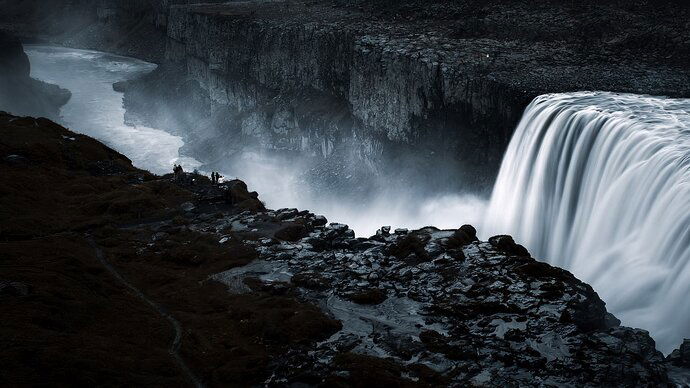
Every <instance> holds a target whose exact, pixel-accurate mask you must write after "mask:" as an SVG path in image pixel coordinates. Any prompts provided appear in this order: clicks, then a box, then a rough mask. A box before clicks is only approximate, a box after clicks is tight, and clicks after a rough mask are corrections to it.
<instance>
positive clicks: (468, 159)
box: [126, 1, 690, 189]
mask: <svg viewBox="0 0 690 388" xmlns="http://www.w3.org/2000/svg"><path fill="white" fill-rule="evenodd" d="M384 3H385V2H366V1H361V2H355V3H353V2H350V3H346V2H331V1H312V2H301V1H299V2H298V1H294V2H291V1H285V2H260V1H252V2H238V3H229V4H222V5H207V4H202V5H198V4H197V5H178V6H173V7H172V8H171V9H170V11H169V13H168V15H167V19H166V23H165V24H166V26H167V46H166V52H165V60H164V62H163V63H164V65H163V66H162V67H161V68H160V69H159V70H158V72H157V73H155V74H153V75H151V76H150V77H147V78H145V79H144V80H141V81H140V82H139V83H136V82H134V83H132V84H131V85H129V86H130V88H129V89H127V90H126V91H127V97H126V104H127V107H128V109H129V111H130V117H131V119H132V120H133V121H135V120H137V119H142V118H143V119H144V120H153V121H156V122H157V123H158V124H159V125H166V126H167V127H173V128H175V127H178V128H179V132H180V133H183V134H185V135H186V136H188V137H189V140H190V141H191V146H190V149H192V150H195V151H196V152H195V153H196V154H200V155H206V156H207V161H208V162H212V161H213V160H215V159H223V158H228V154H231V153H232V152H233V151H235V150H236V149H237V148H238V145H241V146H242V147H244V146H246V145H247V144H250V145H252V144H253V145H256V146H258V147H260V148H262V149H282V150H290V151H294V152H295V153H299V154H303V155H305V154H306V155H312V156H316V157H320V158H332V159H336V160H337V159H339V158H340V159H345V160H348V161H353V160H355V161H359V162H362V163H360V165H361V166H366V167H368V171H370V172H371V173H373V174H374V175H376V174H382V173H388V172H389V171H390V170H391V169H390V168H388V166H390V164H391V163H393V164H395V165H397V166H398V168H396V170H397V171H400V178H401V179H402V180H409V181H416V182H418V181H417V180H418V179H419V176H436V177H437V180H438V181H437V182H434V181H433V180H432V179H431V178H430V179H429V181H428V182H425V184H427V185H431V186H434V187H436V186H438V185H443V184H447V182H448V181H449V179H448V178H449V176H448V175H446V174H430V173H429V172H431V171H435V170H438V166H444V168H443V170H445V171H452V174H451V178H453V179H450V181H454V182H462V184H458V185H459V186H463V187H464V188H465V189H466V188H467V187H468V186H472V187H475V188H477V189H481V188H486V187H489V186H490V184H491V182H492V180H493V176H494V174H495V171H496V170H497V168H498V165H499V163H500V160H501V158H502V155H503V152H504V150H505V148H506V145H507V144H508V141H509V139H510V136H511V134H512V131H513V129H514V127H515V125H516V124H517V121H518V120H519V118H520V115H521V113H522V111H523V109H524V107H525V106H526V105H527V103H528V102H529V101H531V100H532V99H533V98H534V97H535V96H537V95H539V94H542V93H546V92H565V91H575V90H610V91H619V92H634V93H645V94H658V95H673V96H689V95H690V88H689V87H688V81H690V72H689V71H688V62H687V58H688V54H690V41H688V39H687V35H684V34H683V31H685V32H687V31H689V30H690V28H689V27H690V26H688V25H687V21H686V20H685V21H684V20H683V19H681V18H678V17H677V16H678V15H674V14H673V13H671V12H670V11H668V13H667V11H660V10H655V9H652V8H650V7H645V6H644V5H631V6H629V7H627V8H626V7H621V6H620V5H619V4H617V3H610V4H607V3H603V4H594V3H587V2H585V3H582V4H580V5H574V3H573V4H571V5H564V4H560V3H559V4H554V3H552V2H537V3H534V4H522V3H514V2H510V3H508V2H500V1H489V2H484V3H482V4H481V5H478V4H475V2H448V1H434V2H418V1H403V2H396V3H395V4H391V3H390V2H388V3H386V4H384ZM676 8H678V11H674V12H679V13H680V14H684V15H687V12H688V11H687V9H685V7H676ZM650 17H651V18H652V19H653V20H655V22H651V21H650V20H649V18H650ZM652 42H655V43H652ZM180 95H183V96H185V98H183V99H180V100H179V101H178V100H177V99H176V98H177V97H178V96H180ZM154 100H155V102H153V101H154ZM190 100H191V101H195V103H194V104H192V105H191V106H190V105H189V101H190ZM148 102H150V103H148ZM185 104H186V105H185ZM193 152H194V151H193ZM403 155H404V156H403Z"/></svg>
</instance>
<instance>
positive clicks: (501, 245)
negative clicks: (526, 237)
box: [489, 235, 530, 257]
mask: <svg viewBox="0 0 690 388" xmlns="http://www.w3.org/2000/svg"><path fill="white" fill-rule="evenodd" d="M489 243H490V244H491V245H493V246H494V247H496V248H497V249H498V250H500V251H503V252H505V253H507V254H509V255H515V256H526V257H530V254H529V252H528V251H527V248H525V247H523V246H522V245H520V244H516V243H515V240H513V238H512V237H511V236H507V235H499V236H494V237H491V238H490V239H489Z"/></svg>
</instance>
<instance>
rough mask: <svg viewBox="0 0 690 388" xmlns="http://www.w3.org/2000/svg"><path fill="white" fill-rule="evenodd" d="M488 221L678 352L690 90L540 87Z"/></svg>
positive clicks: (685, 311)
mask: <svg viewBox="0 0 690 388" xmlns="http://www.w3.org/2000/svg"><path fill="white" fill-rule="evenodd" d="M483 229H484V230H483V232H484V234H487V233H489V234H490V233H510V234H512V235H513V236H515V237H516V240H518V241H520V242H522V243H523V244H525V245H526V246H527V247H528V248H529V249H530V251H531V252H532V254H533V255H534V256H535V257H538V258H540V259H544V260H547V261H548V262H550V263H551V264H553V265H556V266H560V267H563V268H567V269H569V270H570V271H572V272H573V273H574V274H575V275H576V276H578V277H579V278H580V279H582V280H583V281H585V282H587V283H589V284H591V285H592V286H593V287H594V289H595V290H596V291H597V292H598V293H599V295H600V296H601V297H602V299H603V300H604V301H606V303H607V308H608V310H609V311H611V312H613V313H614V314H615V315H616V316H618V317H619V318H620V319H621V320H622V321H623V324H625V325H628V326H634V327H640V328H643V329H646V330H649V331H650V332H651V335H652V337H653V338H654V339H655V340H656V341H657V344H658V347H659V348H660V349H661V350H662V351H664V352H669V351H670V350H672V349H673V348H674V347H677V346H678V345H679V344H680V342H681V341H682V338H683V337H686V338H687V337H690V297H688V296H689V295H690V100H689V99H667V98H658V97H650V96H640V95H629V94H628V95H626V94H624V95H619V94H612V93H584V92H583V93H572V94H551V95H544V96H540V97H538V98H536V99H535V100H534V101H533V102H532V103H531V104H530V105H529V107H528V108H527V109H526V111H525V114H524V116H523V118H522V121H521V123H520V125H519V126H518V128H517V130H516V132H515V135H514V136H513V139H512V141H511V144H510V146H509V148H508V151H507V153H506V155H505V158H504V161H503V165H502V167H501V171H500V173H499V176H498V180H497V182H496V186H495V188H494V192H493V195H492V198H491V204H490V207H489V211H488V218H487V222H486V223H485V225H484V228H483Z"/></svg>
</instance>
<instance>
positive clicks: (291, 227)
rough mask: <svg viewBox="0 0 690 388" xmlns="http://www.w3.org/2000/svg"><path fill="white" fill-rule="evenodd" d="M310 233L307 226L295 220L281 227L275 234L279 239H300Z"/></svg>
mask: <svg viewBox="0 0 690 388" xmlns="http://www.w3.org/2000/svg"><path fill="white" fill-rule="evenodd" d="M308 234H309V231H308V230H307V228H306V227H305V226H304V225H302V224H298V223H295V222H289V223H286V224H284V225H283V226H281V227H280V229H278V230H277V231H276V232H275V233H274V236H275V238H277V239H280V240H285V241H298V240H300V239H302V238H303V237H306V236H307V235H308Z"/></svg>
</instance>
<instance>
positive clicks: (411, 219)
mask: <svg viewBox="0 0 690 388" xmlns="http://www.w3.org/2000/svg"><path fill="white" fill-rule="evenodd" d="M310 163H311V162H310V161H309V160H308V159H303V160H300V161H294V160H290V161H289V162H287V161H286V160H284V159H282V158H280V157H277V156H275V155H272V154H270V153H258V152H244V153H242V156H241V157H239V158H235V159H234V160H233V162H232V163H228V164H227V165H226V166H225V168H224V169H222V171H223V172H224V175H225V176H226V178H239V179H242V180H243V181H245V182H246V183H247V185H248V186H249V187H250V188H251V189H252V190H256V191H257V192H259V194H260V198H261V200H262V201H264V202H265V203H266V205H267V206H268V207H269V208H273V209H278V208H283V207H289V208H293V207H294V208H298V209H308V210H309V211H311V212H314V213H317V214H323V215H325V216H326V217H327V218H328V219H329V220H330V221H333V222H339V223H344V224H347V225H348V226H349V227H350V228H351V229H352V230H354V231H355V233H356V234H357V236H360V237H369V236H371V235H373V234H375V233H376V230H377V229H379V228H380V227H381V226H384V225H387V226H392V227H393V228H408V229H416V228H422V227H425V226H435V227H437V228H449V229H450V228H458V227H460V226H461V225H463V224H473V225H478V224H479V223H480V220H481V219H482V217H483V215H484V210H485V208H486V200H485V199H484V198H481V197H478V196H475V195H472V194H457V193H452V192H450V191H440V192H438V193H435V194H429V192H428V191H426V192H422V191H415V190H413V189H412V188H410V187H409V186H403V185H401V184H400V183H399V182H397V181H396V180H395V179H393V178H387V177H383V176H379V177H378V179H377V181H376V187H367V191H366V194H362V193H355V192H353V191H351V190H347V189H345V190H332V189H323V188H322V187H316V186H315V182H313V181H312V180H310V179H308V178H306V177H305V175H304V172H305V171H308V170H309V169H311V168H313V165H312V164H310ZM341 175H342V176H341V178H339V179H340V181H341V182H342V181H346V182H347V183H348V185H353V186H357V185H360V183H358V182H357V181H356V178H353V177H351V176H348V175H347V174H341ZM346 186H347V185H346Z"/></svg>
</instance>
